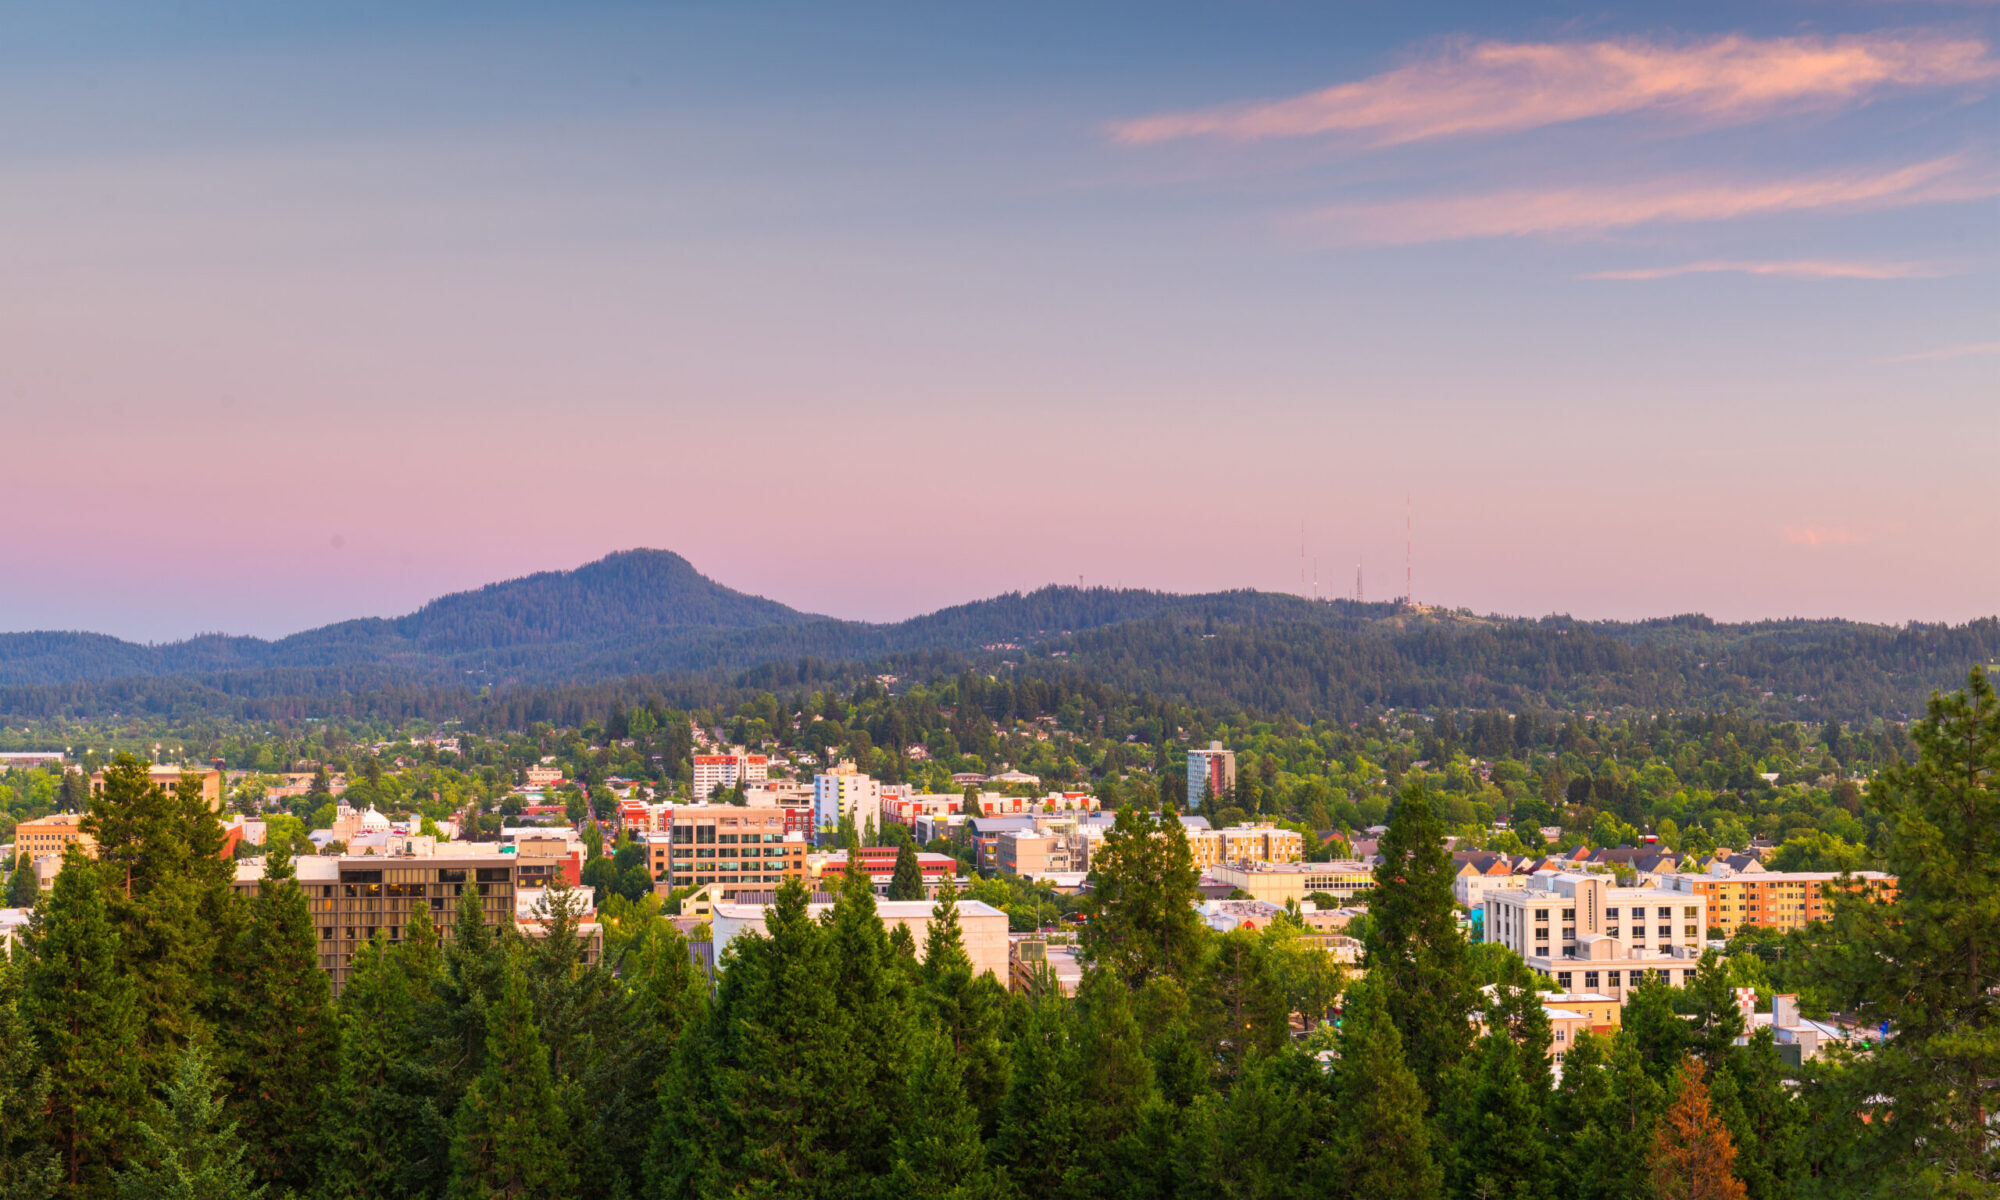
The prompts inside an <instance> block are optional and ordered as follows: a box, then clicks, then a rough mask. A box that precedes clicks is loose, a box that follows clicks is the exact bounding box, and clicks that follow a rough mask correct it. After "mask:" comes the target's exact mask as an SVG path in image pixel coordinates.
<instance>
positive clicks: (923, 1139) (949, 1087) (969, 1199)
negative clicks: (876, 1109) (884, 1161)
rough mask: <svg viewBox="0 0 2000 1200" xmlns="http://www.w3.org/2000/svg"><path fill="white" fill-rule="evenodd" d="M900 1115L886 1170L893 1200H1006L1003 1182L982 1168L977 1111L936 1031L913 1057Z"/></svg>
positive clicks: (923, 1039) (926, 1035)
mask: <svg viewBox="0 0 2000 1200" xmlns="http://www.w3.org/2000/svg"><path fill="white" fill-rule="evenodd" d="M912 1058H913V1065H912V1068H911V1070H910V1073H909V1082H908V1088H907V1095H906V1096H905V1097H904V1105H903V1107H904V1110H905V1111H906V1112H907V1113H908V1114H909V1117H908V1119H907V1120H905V1121H904V1122H903V1123H902V1124H901V1126H900V1127H899V1128H898V1129H897V1131H896V1154H895V1161H894V1165H893V1166H892V1167H891V1168H890V1174H889V1194H890V1195H892V1196H925V1197H933V1196H935V1197H939V1198H941V1200H1005V1197H1007V1196H1008V1194H1009V1193H1008V1191H1007V1188H1006V1187H1005V1184H1004V1182H1003V1180H1004V1177H1002V1176H999V1175H997V1174H996V1173H995V1172H994V1171H993V1169H992V1168H991V1167H989V1166H988V1165H987V1162H986V1144H985V1142H984V1141H983V1140H982V1138H981V1135H980V1118H979V1110H978V1109H977V1108H976V1107H974V1105H973V1104H972V1102H971V1101H970V1100H969V1099H968V1098H967V1096H966V1094H965V1088H964V1082H963V1075H962V1072H961V1071H960V1067H959V1059H958V1055H957V1054H955V1053H954V1052H953V1051H952V1047H951V1043H950V1042H949V1041H947V1040H946V1039H945V1038H944V1036H943V1035H942V1034H941V1033H939V1032H937V1031H934V1030H926V1031H925V1032H923V1033H921V1034H920V1035H919V1037H918V1042H917V1045H916V1047H915V1048H914V1050H913V1052H912Z"/></svg>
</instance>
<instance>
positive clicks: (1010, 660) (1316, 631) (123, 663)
mask: <svg viewBox="0 0 2000 1200" xmlns="http://www.w3.org/2000/svg"><path fill="white" fill-rule="evenodd" d="M1996 661H2000V621H1995V620H1991V619H1988V620H1983V621H1975V622H1972V623H1970V624H1967V625H1962V626H1955V627H1945V626H1910V627H1907V628H1900V629H1899V628H1890V627H1886V626H1879V625H1865V624H1859V623H1855V622H1846V621H1777V622H1762V623H1756V624H1746V625H1718V624H1716V623H1715V622H1713V621H1710V620H1708V619H1707V618H1705V617H1700V616H1688V617H1675V618H1667V619H1661V620H1655V621H1642V622H1634V623H1620V622H1583V621H1573V620H1570V619H1568V618H1544V619H1540V620H1522V619H1516V618H1503V617H1476V616H1472V615H1470V614H1465V613H1428V612H1410V611H1406V610H1403V609H1400V608H1398V607H1396V606H1394V605H1386V604H1375V605H1358V604H1353V603H1348V602H1344V601H1342V602H1334V603H1320V602H1313V601H1307V600H1302V599H1300V598H1298V597H1296V596H1286V595H1273V594H1269V593H1259V592H1251V591H1239V592H1220V593H1214V594H1209V595H1196V596H1182V595H1172V594H1168V593H1162V592H1148V591H1132V590H1122V589H1121V590H1114V589H1107V588H1090V589H1080V588H1071V587H1049V588H1043V589H1040V590H1038V591H1035V592H1031V593H1027V594H1025V595H1024V594H1020V593H1010V594H1007V595H1003V596H996V597H994V598H992V599H988V600H980V601H975V602H973V603H970V604H961V605H957V606H954V607H951V608H947V609H942V610H940V611H938V612H935V613H930V614H928V615H925V616H921V617H916V618H913V619H911V620H908V621H903V622H899V623H895V624H886V625H874V624H868V623H864V622H858V621H841V620H836V619H834V618H830V617H822V616H815V615H813V614H809V613H802V612H799V611H797V610H796V609H792V608H788V607H787V606H785V605H783V604H779V603H777V602H775V601H772V600H767V599H764V598H763V597H759V596H751V595H748V594H745V593H743V592H738V591H735V590H732V589H730V588H727V587H724V586H722V585H721V584H718V583H716V582H715V581H713V580H711V579H709V578H707V577H706V576H703V575H702V574H701V573H700V572H698V571H696V570H695V569H694V568H693V567H692V566H691V565H689V564H688V562H687V560H685V559H683V558H681V557H680V556H679V555H676V554H671V553H667V552H665V551H659V550H631V551H625V552H622V553H619V554H613V555H610V556H609V557H607V558H604V559H602V560H600V561H598V562H594V563H591V564H589V565H587V566H584V567H581V568H579V569H577V570H574V571H548V572H543V573H540V574H536V575H530V576H527V577H526V578H523V579H515V580H509V581H507V582H505V583H496V584H492V585H490V586H487V587H484V588H480V589H478V590H476V591H469V592H460V593H457V594H454V595H450V596H444V597H441V598H440V599H437V600H434V601H432V602H431V603H429V604H426V605H425V606H423V607H422V608H420V609H418V610H417V611H416V612H413V613H411V614H409V615H407V616H404V617H398V618H395V619H391V620H382V619H366V620H356V621H346V622H342V623H340V624H336V625H329V626H326V627H324V628H321V629H314V630H309V631H307V632H304V633H299V634H294V635H292V636H291V637H287V638H282V639H279V640H277V641H264V640H261V639H257V638H237V637H221V636H211V637H202V638H194V639H190V640H188V641H184V642H176V643H172V644H169V645H163V646H140V645H135V644H133V643H130V642H123V641H119V640H118V639H116V638H110V637H105V636H103V635H100V634H89V633H21V634H5V635H0V713H5V714H16V715H23V716H49V715H54V714H56V713H75V714H83V713H90V712H97V711H105V710H114V711H134V710H138V709H147V710H155V711H158V710H162V709H173V710H176V711H200V710H207V709H225V708H229V707H232V706H240V704H241V702H244V701H247V700H250V699H252V698H254V699H256V700H257V702H258V706H259V708H258V710H259V711H287V712H300V713H303V712H306V711H310V710H312V709H313V708H314V707H315V703H314V702H315V700H316V699H317V700H319V701H325V700H327V699H329V698H331V697H354V696H356V695H361V694H369V695H377V696H381V697H384V698H385V699H384V700H383V701H382V702H383V703H384V704H387V705H389V706H390V707H391V708H393V707H394V706H395V705H397V704H403V705H406V706H407V705H409V704H414V703H417V701H415V700H411V699H409V698H410V697H413V696H416V695H419V694H422V695H423V696H425V697H426V699H425V700H424V701H422V703H423V705H424V707H425V709H426V711H435V710H436V709H437V706H438V705H441V704H442V705H446V706H449V705H450V704H452V703H455V701H452V700H451V699H450V697H451V696H453V695H457V694H460V693H463V692H468V691H477V690H480V689H486V688H509V687H511V688H538V689H547V688H552V687H560V688H577V687H586V688H587V687H593V686H597V685H602V684H606V683H607V682H609V681H613V680H637V679H651V680H654V681H656V686H660V687H667V686H692V685H694V684H696V683H697V682H698V683H699V686H701V687H703V688H706V689H723V691H727V690H728V689H731V688H739V689H740V688H756V687H774V688H775V687H781V686H789V685H790V684H791V683H796V682H803V681H805V680H807V679H833V678H841V677H853V676H855V675H857V674H862V673H866V672H869V671H875V670H882V671H896V672H899V673H903V674H906V675H912V676H922V675H926V674H931V673H936V672H939V671H947V670H958V669H961V668H963V667H967V666H972V667H978V668H980V669H983V670H988V671H993V672H996V673H998V672H1014V673H1017V674H1021V675H1035V676H1064V677H1078V678H1086V679H1090V680H1093V681H1096V682H1098V683H1101V684H1105V685H1108V686H1114V687H1119V688H1124V689H1128V690H1131V691H1136V692H1144V693H1149V694H1152V695H1157V696H1161V697H1166V698H1173V699H1179V700H1183V701H1188V702H1192V703H1196V704H1203V705H1211V706H1216V707H1220V708H1231V709H1234V708H1248V709H1252V710H1256V711H1263V712H1270V713H1280V712H1285V713H1291V714H1294V715H1297V716H1301V717H1305V716H1331V717H1338V718H1341V719H1348V720H1353V719H1359V717H1360V716H1361V715H1362V714H1363V713H1366V712H1368V711H1369V710H1371V709H1373V710H1379V709H1381V708H1385V707H1397V708H1431V707H1437V706H1443V707H1451V708H1504V709H1507V710H1509V711H1519V710H1521V709H1524V708H1555V709H1564V710H1572V711H1590V710H1606V711H1608V710H1612V709H1616V708H1621V707H1630V708H1639V709H1646V710H1652V711H1666V710H1678V711H1688V710H1714V709H1733V710H1751V711H1758V712H1762V713H1765V714H1767V715H1770V716H1773V717H1781V718H1789V717H1796V718H1803V719H1812V720H1820V719H1825V718H1827V717H1836V718H1839V719H1841V720H1864V719H1869V718H1875V717H1883V718H1888V719H1900V718H1901V717H1902V715H1903V714H1906V713H1911V712H1915V711H1918V710H1919V709H1920V708H1921V707H1922V704H1923V701H1924V698H1925V696H1926V695H1927V694H1928V693H1929V692H1930V691H1931V690H1932V689H1936V688H1954V687H1957V686H1958V685H1960V684H1962V683H1963V682H1964V679H1965V674H1966V672H1967V671H1968V670H1969V669H1970V668H1971V667H1972V666H1973V665H1975V664H1985V663H1992V662H1996ZM718 694H720V693H718ZM390 697H403V699H400V700H395V699H390ZM277 702H282V703H277ZM274 703H277V707H276V708H274V707H273V705H274Z"/></svg>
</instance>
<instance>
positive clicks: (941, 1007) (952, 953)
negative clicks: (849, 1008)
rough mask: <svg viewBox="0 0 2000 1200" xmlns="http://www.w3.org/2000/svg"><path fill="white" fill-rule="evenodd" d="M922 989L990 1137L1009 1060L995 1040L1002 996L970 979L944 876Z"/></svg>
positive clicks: (954, 902) (954, 900)
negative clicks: (956, 1059)
mask: <svg viewBox="0 0 2000 1200" xmlns="http://www.w3.org/2000/svg"><path fill="white" fill-rule="evenodd" d="M922 988H923V998H924V1000H925V1002H926V1003H927V1004H928V1006H929V1008H930V1012H931V1016H932V1019H933V1020H935V1021H936V1023H937V1025H938V1027H939V1029H941V1030H942V1031H943V1033H944V1036H945V1037H946V1038H947V1039H949V1040H950V1042H951V1046H952V1052H953V1053H954V1054H955V1055H956V1056H957V1058H958V1063H959V1071H960V1081H961V1084H962V1086H963V1087H964V1088H965V1094H966V1096H967V1097H968V1098H969V1099H970V1100H971V1102H972V1105H973V1107H974V1108H976V1109H977V1110H978V1111H979V1114H980V1126H981V1128H982V1129H984V1130H985V1131H987V1132H988V1133H989V1134H990V1133H991V1132H992V1130H993V1128H994V1122H995V1120H996V1119H997V1117H998V1113H999V1107H1000V1096H1001V1094H1002V1093H1003V1092H1004V1091H1005V1090H1006V1087H1007V1067H1008V1056H1007V1051H1006V1048H1005V1047H1004V1046H1003V1045H1002V1044H1001V1039H1000V1027H1001V1025H1002V1023H1003V1022H1004V1021H1005V1019H1006V1014H1007V993H1006V991H1005V990H1004V989H1002V988H1001V986H1000V983H999V981H998V980H996V979H994V978H993V976H992V975H991V974H981V975H974V974H973V971H972V959H971V958H970V957H969V956H968V955H967V954H966V952H965V937H964V933H963V931H962V930H961V929H960V928H959V924H958V888H957V886H956V885H955V884H954V883H953V881H952V879H951V877H950V876H948V875H947V876H946V877H945V878H944V879H943V880H942V881H940V883H939V884H938V893H937V903H936V904H935V905H934V906H933V907H932V909H931V923H930V928H929V930H927V931H926V933H925V934H924V957H923V970H922Z"/></svg>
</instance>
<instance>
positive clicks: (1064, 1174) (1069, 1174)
mask: <svg viewBox="0 0 2000 1200" xmlns="http://www.w3.org/2000/svg"><path fill="white" fill-rule="evenodd" d="M1082 1069H1083V1062H1082V1056H1081V1054H1080V1053H1079V1051H1078V1047H1077V1044H1076V1039H1075V1037H1074V1036H1073V1021H1072V1018H1071V1011H1070V1003H1069V1001H1067V1000H1065V999H1063V997H1062V994H1061V993H1060V992H1057V991H1055V990H1054V989H1049V990H1046V991H1042V992H1038V993H1037V994H1036V996H1035V999H1034V1002H1033V1004H1032V1006H1031V1007H1030V1009H1029V1012H1028V1015H1027V1018H1026V1020H1025V1021H1024V1022H1023V1024H1022V1027H1021V1030H1020V1032H1019V1034H1018V1035H1017V1036H1016V1037H1015V1039H1014V1069H1013V1072H1012V1073H1011V1075H1010V1076H1009V1077H1008V1081H1007V1095H1006V1097H1005V1098H1004V1099H1003V1100H1002V1102H1001V1112H1000V1129H999V1132H998V1134H997V1135H996V1136H995V1138H994V1144H993V1155H994V1160H995V1161H996V1162H997V1163H999V1164H1000V1165H1002V1166H1004V1167H1006V1168H1007V1171H1008V1175H1009V1176H1010V1177H1011V1178H1012V1180H1013V1182H1014V1184H1015V1186H1016V1187H1017V1188H1019V1189H1020V1191H1021V1193H1022V1194H1023V1195H1027V1196H1038V1197H1049V1198H1051V1200H1058V1198H1067V1197H1081V1196H1084V1195H1087V1194H1088V1193H1089V1191H1090V1190H1091V1189H1090V1177H1089V1173H1088V1168H1087V1166H1086V1165H1085V1163H1084V1161H1083V1160H1084V1158H1085V1152H1086V1150H1087V1149H1088V1147H1086V1145H1085V1138H1086V1134H1085V1125H1086V1122H1087V1120H1088V1117H1089V1114H1088V1111H1087V1106H1086V1105H1085V1103H1084V1099H1083V1088H1082Z"/></svg>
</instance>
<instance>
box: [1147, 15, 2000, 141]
mask: <svg viewBox="0 0 2000 1200" xmlns="http://www.w3.org/2000/svg"><path fill="white" fill-rule="evenodd" d="M1996 74H2000V61H1996V60H1995V59H1993V58H1992V57H1990V56H1989V55H1988V54H1987V46H1986V43H1984V42H1982V41H1978V40H1975V39H1970V38H1958V37H1946V36H1934V35H1921V34H1920V35H1913V36H1893V35H1888V34H1862V35H1855V36H1848V37H1836V38H1820V37H1797V38H1764V39H1758V38H1746V37H1740V36H1730V37H1720V38H1715V39H1712V40H1709V41H1704V42H1697V43H1693V44H1688V45H1669V44H1662V43H1659V42H1652V41H1646V40H1643V39H1629V40H1625V41H1605V42H1568V43H1526V44H1522V43H1508V42H1480V43H1476V44H1471V45H1466V44H1459V45H1456V46H1454V47H1453V48H1451V49H1449V50H1447V51H1446V52H1445V53H1443V54H1440V55H1438V56H1437V57H1435V58H1431V59H1426V60H1423V61H1420V62H1414V63H1411V64H1410V65H1408V66H1404V67H1398V68H1396V69H1395V70H1392V71H1385V72H1383V73H1381V74H1379V75H1374V76H1371V77H1369V78H1367V79H1363V80H1360V81H1358V82H1355V83H1343V84H1338V85H1336V86H1334V87H1329V88H1325V89H1322V90H1320V91H1316V92H1308V93H1306V94H1305V95H1302V96H1293V97H1289V98H1286V99H1280V100H1269V101H1262V102H1252V103H1246V104H1233V105H1224V106H1221V107H1216V108H1207V109H1197V110H1194V111H1191V112H1182V113H1163V114H1159V115H1156V116H1150V117H1139V118H1135V119H1132V120H1126V121H1119V122H1115V123H1113V124H1112V125H1111V126H1110V132H1111V135H1112V136H1113V137H1114V138H1116V139H1117V140H1119V141H1121V142H1127V143H1132V144H1147V143H1152V142H1164V141H1171V140H1173V139H1176V138H1187V137H1221V138H1228V139H1231V140H1236V141H1257V140H1262V139H1266V138H1285V137H1307V136H1311V135H1314V134H1326V133H1362V134H1366V135H1369V140H1370V141H1372V142H1373V143H1374V144H1376V145H1394V144H1397V143H1402V142H1414V141H1422V140H1425V139H1430V138H1443V137H1457V136H1466V135H1472V134H1500V133H1514V132H1519V131H1521V130H1525V129H1534V128H1538V127H1541V126H1545V125H1555V124H1560V123H1563V122H1567V121H1581V120H1586V119H1588V118H1591V117H1602V116H1611V115H1614V114H1619V113H1633V112H1641V111H1646V110H1654V111H1660V112H1667V113H1674V114H1680V115H1685V116H1690V117H1694V118H1697V119H1700V120H1703V121H1707V122H1731V121H1744V120H1750V119H1753V118H1756V117H1759V116H1763V115H1766V114H1768V113H1772V112H1775V111H1783V110H1794V109H1801V108H1817V107H1833V106H1840V105H1847V104H1857V103H1861V102H1863V101H1865V100H1866V99H1867V98H1868V97H1869V96H1870V95H1871V94H1873V93H1875V92H1877V91H1880V90H1883V89H1888V88H1927V87H1948V86H1953V85H1960V84H1966V83H1976V82H1979V81H1982V80H1987V79H1991V78H1993V77H1994V76H1995V75H1996Z"/></svg>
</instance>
